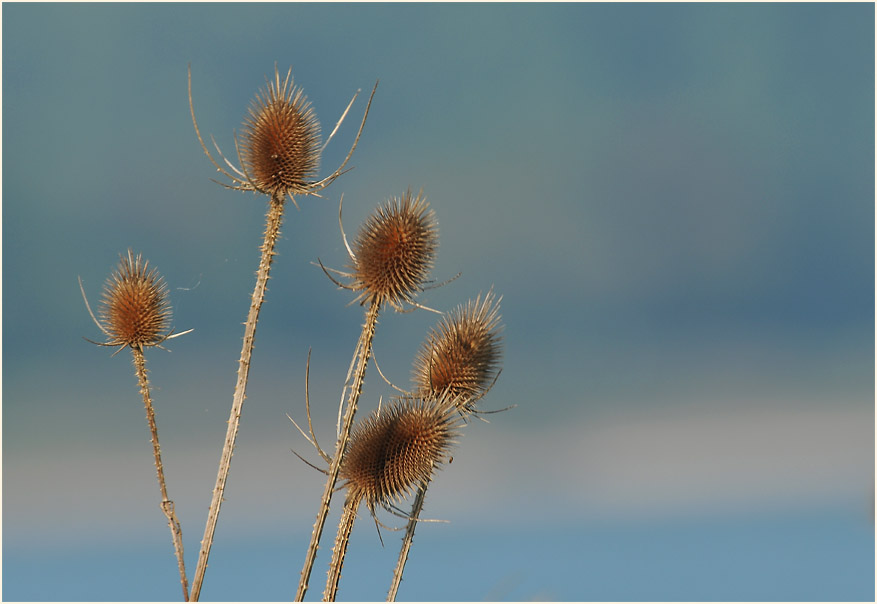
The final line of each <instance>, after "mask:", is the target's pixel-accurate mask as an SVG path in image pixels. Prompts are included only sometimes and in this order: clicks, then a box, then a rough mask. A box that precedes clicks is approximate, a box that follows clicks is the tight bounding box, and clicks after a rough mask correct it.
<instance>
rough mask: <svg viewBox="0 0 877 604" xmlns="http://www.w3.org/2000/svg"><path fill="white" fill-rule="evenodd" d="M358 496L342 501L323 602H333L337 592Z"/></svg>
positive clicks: (354, 519)
mask: <svg viewBox="0 0 877 604" xmlns="http://www.w3.org/2000/svg"><path fill="white" fill-rule="evenodd" d="M360 501H361V500H360V499H359V498H352V499H351V498H350V497H348V498H347V500H346V501H345V502H344V511H342V512H341V520H340V521H339V522H338V534H337V535H336V536H335V547H334V548H333V549H332V562H331V563H330V564H329V577H328V579H327V580H326V591H324V592H323V601H324V602H334V601H335V596H336V594H337V593H338V582H339V581H340V580H341V567H342V566H343V565H344V555H345V554H346V553H347V544H348V543H349V542H350V532H351V531H352V530H353V523H354V522H355V521H356V510H357V509H358V508H359V504H360Z"/></svg>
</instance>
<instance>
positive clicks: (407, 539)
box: [387, 482, 429, 602]
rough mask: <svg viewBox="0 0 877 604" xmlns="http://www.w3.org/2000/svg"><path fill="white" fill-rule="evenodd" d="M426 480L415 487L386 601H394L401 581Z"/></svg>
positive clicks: (420, 507) (423, 497) (424, 491)
mask: <svg viewBox="0 0 877 604" xmlns="http://www.w3.org/2000/svg"><path fill="white" fill-rule="evenodd" d="M427 486H429V483H428V482H424V483H422V484H421V485H420V488H419V489H417V496H416V497H415V498H414V504H413V505H412V506H411V514H410V515H409V518H408V527H407V528H406V529H405V536H404V537H403V538H402V548H401V549H400V550H399V561H398V562H396V569H395V570H394V571H393V583H392V584H391V585H390V591H389V592H388V593H387V602H395V601H396V593H397V592H398V591H399V584H400V583H401V582H402V573H403V572H404V571H405V563H406V562H407V561H408V551H409V550H410V549H411V542H412V541H413V540H414V529H415V528H417V522H418V520H417V519H418V517H419V516H420V512H421V511H422V510H423V500H424V499H425V498H426V487H427Z"/></svg>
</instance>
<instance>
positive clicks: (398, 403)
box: [340, 396, 460, 514]
mask: <svg viewBox="0 0 877 604" xmlns="http://www.w3.org/2000/svg"><path fill="white" fill-rule="evenodd" d="M459 424H460V416H459V414H458V413H457V412H456V405H455V402H454V401H453V400H452V399H451V398H450V397H447V396H446V397H440V398H438V399H424V398H419V397H405V398H399V399H395V400H394V401H393V402H391V403H390V404H389V405H388V406H384V407H382V408H379V409H378V410H377V411H375V412H374V413H372V414H371V415H370V416H369V417H367V418H366V419H365V420H363V421H362V422H361V423H360V424H359V425H358V426H357V428H356V429H355V430H354V432H353V434H352V435H351V437H350V442H349V443H348V445H347V452H346V454H345V456H344V461H343V463H342V465H341V471H340V476H341V478H343V479H344V480H345V481H346V482H345V486H346V488H347V495H348V498H349V499H350V500H352V501H365V502H366V505H367V506H368V508H369V511H371V513H372V514H374V513H375V507H376V506H381V507H384V508H388V507H389V506H391V505H393V504H394V503H396V502H398V501H400V500H402V499H403V498H405V497H407V496H408V495H410V494H411V493H412V492H413V491H414V489H416V488H417V487H418V486H420V485H421V484H423V483H424V482H427V481H429V480H430V479H431V478H432V476H433V474H434V472H435V471H436V469H438V468H440V467H441V466H442V465H443V464H444V463H445V461H446V460H448V459H449V455H450V451H451V449H452V447H453V445H454V444H455V442H456V437H457V436H458V433H459Z"/></svg>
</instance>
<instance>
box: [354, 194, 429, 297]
mask: <svg viewBox="0 0 877 604" xmlns="http://www.w3.org/2000/svg"><path fill="white" fill-rule="evenodd" d="M353 248H354V253H355V261H354V266H353V276H354V285H353V289H354V290H360V291H361V292H362V293H361V294H360V299H362V298H364V299H366V300H369V301H371V302H372V303H374V304H383V303H384V302H387V303H389V304H390V305H391V306H393V307H394V308H397V309H399V308H400V306H401V304H402V302H409V303H411V302H412V296H413V294H414V293H415V292H416V291H417V290H418V289H420V287H421V285H422V284H423V282H424V280H425V279H426V276H427V274H428V273H429V271H430V269H431V268H432V264H433V261H434V259H435V253H436V250H437V249H438V224H437V222H436V219H435V213H434V212H433V211H432V210H431V209H429V204H428V203H427V202H426V201H425V199H424V198H423V197H422V196H421V194H418V195H417V197H415V198H412V195H411V191H410V190H409V191H407V192H406V193H405V194H404V195H403V196H402V198H401V199H398V198H394V199H392V200H390V201H389V202H388V203H387V204H386V205H384V206H382V207H379V208H378V210H377V211H376V212H375V213H374V214H372V215H371V216H370V217H369V218H368V220H366V222H365V224H363V226H362V227H361V228H360V231H359V234H358V235H357V237H356V240H355V241H354V245H353Z"/></svg>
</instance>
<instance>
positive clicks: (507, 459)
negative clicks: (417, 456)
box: [2, 4, 875, 600]
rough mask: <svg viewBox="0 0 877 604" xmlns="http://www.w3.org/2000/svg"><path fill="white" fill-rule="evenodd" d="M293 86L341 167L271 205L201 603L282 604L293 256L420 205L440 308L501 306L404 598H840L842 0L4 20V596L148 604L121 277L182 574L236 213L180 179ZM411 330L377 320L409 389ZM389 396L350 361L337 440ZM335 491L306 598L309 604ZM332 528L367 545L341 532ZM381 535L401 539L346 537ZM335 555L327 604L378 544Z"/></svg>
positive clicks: (312, 502) (332, 401) (273, 8)
mask: <svg viewBox="0 0 877 604" xmlns="http://www.w3.org/2000/svg"><path fill="white" fill-rule="evenodd" d="M275 63H276V64H277V66H278V68H279V69H280V70H281V71H282V72H284V73H285V71H286V70H287V69H288V68H289V67H290V66H292V68H293V74H294V77H295V81H296V83H297V84H298V85H301V86H302V87H303V88H304V90H305V93H306V94H307V95H308V98H309V99H310V100H311V101H312V103H313V106H314V108H315V110H316V112H317V114H318V116H319V118H320V120H321V123H322V125H323V131H324V135H325V134H328V132H329V131H330V130H331V128H332V126H333V125H334V124H335V122H336V120H337V119H338V117H339V116H340V115H341V113H342V111H343V109H344V107H345V106H346V104H347V103H348V101H349V100H350V98H351V96H352V95H353V93H354V92H356V90H357V89H362V91H363V95H362V96H361V97H360V98H359V99H358V100H357V102H356V104H355V105H354V107H353V109H352V111H351V114H350V116H349V117H348V119H347V121H346V122H345V123H344V125H343V126H342V128H341V130H340V132H339V134H338V135H337V137H336V138H335V139H334V140H333V142H332V143H331V144H330V145H329V147H328V148H327V150H326V152H325V154H324V157H323V162H322V172H321V173H322V174H323V175H325V174H327V173H329V172H330V171H331V170H332V169H334V167H335V166H337V165H338V164H339V163H340V162H341V160H342V159H343V157H344V155H345V154H346V152H347V150H348V148H349V146H350V144H351V143H352V140H353V136H354V134H355V132H356V127H357V126H358V123H359V120H360V118H361V116H362V111H363V109H364V107H365V98H366V95H367V93H368V92H369V91H370V89H371V87H372V86H373V85H374V83H375V81H376V80H377V79H380V85H379V88H378V91H377V94H376V96H375V100H374V104H373V105H372V109H371V114H370V116H369V119H368V123H367V124H366V127H365V131H364V133H363V136H362V139H361V142H360V144H359V148H358V149H357V151H356V154H355V156H354V159H353V162H352V163H353V164H354V165H355V169H354V170H353V171H352V172H350V173H348V174H346V175H344V176H343V177H341V178H340V179H338V180H337V181H336V182H335V184H333V185H332V186H331V187H330V188H329V189H327V190H326V191H325V192H324V198H323V199H316V198H304V199H300V200H299V205H300V206H301V209H300V210H299V211H296V210H295V208H293V207H292V206H290V211H289V212H288V214H287V217H286V221H285V223H284V227H283V236H282V239H281V240H280V242H279V244H278V252H279V255H278V257H277V259H276V264H275V267H274V270H273V272H272V279H271V282H270V291H269V293H268V298H267V302H266V303H265V305H264V307H263V310H262V318H261V322H260V323H259V329H258V334H257V341H256V349H255V356H254V360H253V369H252V372H251V379H250V388H249V392H248V399H247V402H246V405H245V406H244V413H243V422H242V427H241V432H240V437H239V440H238V445H237V449H236V454H235V456H234V460H233V464H232V470H231V475H230V479H229V485H228V489H227V491H226V503H225V505H224V507H223V508H222V515H221V517H220V522H219V527H218V530H217V533H216V541H215V545H214V549H213V555H212V557H211V561H210V567H209V569H208V571H207V577H206V582H205V585H204V591H203V593H202V595H203V597H204V599H211V600H288V599H290V598H292V596H293V595H294V593H295V586H296V583H297V580H298V576H299V572H300V570H301V566H302V562H303V559H304V553H305V548H306V546H307V542H308V538H309V535H310V532H311V527H312V524H313V520H314V516H315V513H316V507H317V502H318V500H319V496H320V492H321V489H322V485H323V482H324V480H323V476H322V475H321V474H319V473H318V472H316V471H314V470H312V469H310V468H308V467H307V466H305V465H304V464H302V463H301V462H300V461H299V460H298V459H296V457H295V456H294V455H293V454H292V453H291V452H290V449H295V450H296V451H298V452H299V453H301V454H302V455H305V456H307V457H309V458H310V459H311V460H312V461H315V462H316V461H317V457H316V455H314V454H313V452H312V451H311V450H309V446H308V444H307V443H306V442H305V440H304V439H303V438H302V437H301V436H300V435H299V434H298V433H297V431H296V430H295V429H294V427H293V426H292V424H291V423H290V422H289V420H288V419H287V418H286V414H289V415H290V416H292V417H293V418H295V419H297V420H299V421H302V420H304V419H305V408H304V374H305V361H306V358H307V353H308V349H312V350H313V352H312V358H311V372H310V376H311V383H310V387H311V400H312V404H313V405H314V418H313V419H314V423H315V428H316V430H317V435H318V437H319V438H320V439H321V441H322V443H323V445H324V446H331V443H332V442H333V438H334V426H335V414H336V409H337V404H338V401H339V399H340V394H341V386H342V380H343V377H344V374H345V372H346V369H347V366H348V363H349V360H350V356H351V354H352V352H353V348H354V344H355V342H356V338H357V336H358V331H359V327H360V325H361V322H362V316H363V315H362V309H361V308H360V307H359V306H356V305H353V306H348V302H349V301H350V300H351V298H352V296H351V295H350V294H349V292H345V291H339V290H338V289H337V288H336V287H335V286H334V285H333V284H332V283H331V282H329V280H328V279H326V277H325V276H324V275H323V274H322V272H321V271H320V269H319V268H318V267H316V266H315V265H314V263H315V262H316V260H317V259H318V258H319V259H320V260H322V261H323V262H324V263H325V264H326V265H328V266H331V267H336V268H343V267H344V265H345V263H346V262H345V261H346V258H345V251H344V246H343V243H342V240H341V237H340V233H339V229H338V200H339V198H340V196H341V195H342V194H343V195H344V223H345V228H346V230H347V233H348V236H353V234H355V232H356V230H357V228H358V225H359V224H360V222H361V221H362V220H363V219H364V218H365V217H366V216H368V214H369V213H370V212H371V211H372V210H373V209H374V208H375V207H376V206H377V205H378V204H379V203H381V202H383V201H384V200H386V199H387V198H389V197H392V196H397V195H400V194H402V193H403V192H404V191H405V190H406V189H407V188H408V187H412V188H414V189H416V190H419V189H420V188H421V187H422V188H423V190H424V193H425V194H426V196H427V197H428V199H429V201H430V202H431V204H432V207H433V208H434V209H435V212H436V214H437V217H438V220H439V223H440V230H441V247H440V250H439V254H438V259H437V263H436V266H435V271H434V278H435V279H436V280H437V281H443V280H445V279H448V278H450V277H452V276H453V275H455V274H456V273H457V272H460V271H462V276H460V278H459V279H457V280H456V281H453V282H452V283H450V284H447V285H445V286H443V287H441V288H438V289H433V290H430V291H427V292H425V293H424V294H423V295H422V297H421V301H422V302H423V303H424V304H426V305H428V306H431V307H434V308H436V309H440V310H450V309H452V308H454V307H455V306H456V305H458V304H460V303H463V302H465V301H466V300H467V299H469V298H470V297H475V296H476V295H478V294H479V293H480V292H486V291H487V290H488V289H490V288H491V287H493V288H494V290H495V291H496V292H497V293H498V294H500V295H502V296H503V299H502V314H503V322H504V324H505V332H504V333H505V358H504V370H503V373H502V375H501V376H500V379H499V381H498V382H497V384H496V386H495V388H494V389H493V391H492V392H491V393H490V395H489V396H488V397H487V398H486V399H485V401H484V403H483V404H484V406H485V407H486V408H488V409H490V408H492V409H498V408H501V407H505V406H508V405H516V407H515V408H514V409H512V410H510V411H506V412H503V413H500V414H496V415H491V416H487V417H488V419H489V420H490V423H484V422H480V421H475V422H473V423H472V424H470V425H469V426H468V427H467V428H466V430H465V434H464V436H463V438H462V439H461V442H460V445H459V448H458V449H457V450H456V452H455V454H454V462H453V464H452V465H451V466H449V467H447V468H446V469H445V470H444V471H443V472H442V473H441V474H440V476H439V477H438V479H437V480H436V481H435V482H434V483H433V485H432V487H431V488H430V490H429V494H428V497H427V504H426V509H425V512H424V516H426V517H428V518H434V519H442V520H447V521H450V522H449V523H431V524H422V525H421V526H420V528H419V529H418V531H417V536H416V538H415V541H414V547H413V549H412V552H411V559H410V562H409V564H408V567H407V570H406V574H405V579H404V581H403V583H402V587H401V589H400V592H399V597H400V599H406V600H423V599H428V600H481V599H493V600H527V599H551V600H873V598H874V524H873V505H874V503H873V493H874V159H875V158H874V104H875V103H874V7H873V5H871V4H755V5H753V4H739V5H738V4H732V5H715V4H705V5H675V4H674V5H641V4H637V5H625V4H621V5H618V4H613V5H605V4H594V5H590V4H586V5H542V4H540V5H468V4H467V5H460V4H454V5H406V4H391V5H368V4H356V5H345V4H322V5H298V4H291V5H286V4H270V5H236V4H194V5H188V4H178V5H174V4H171V5H167V4H147V5H128V4H125V5H113V4H109V5H107V4H95V5H60V4H7V5H6V6H4V7H3V76H2V78H3V82H2V83H3V160H4V161H3V189H2V193H3V352H4V353H5V354H4V355H3V392H2V394H3V415H2V419H3V593H2V596H3V599H5V600H176V599H179V597H180V595H181V594H180V593H179V592H180V589H179V584H178V575H177V569H176V564H175V562H174V558H173V554H172V548H171V542H170V537H169V532H168V529H167V527H166V524H165V520H164V516H163V515H162V514H161V511H160V510H159V506H158V502H159V495H158V490H157V486H156V481H155V470H154V468H153V465H152V453H151V447H150V444H149V437H148V431H147V426H146V422H145V421H144V412H143V405H142V402H141V400H140V396H139V394H138V392H137V386H136V380H135V378H134V375H133V368H132V365H131V361H130V354H129V353H128V351H125V352H123V353H122V354H119V355H117V356H116V357H111V356H110V354H111V350H109V349H106V348H98V347H95V346H92V345H91V344H88V343H87V342H85V341H84V340H83V339H82V337H83V336H85V337H88V338H91V339H100V338H101V334H100V333H99V332H98V330H97V328H96V327H95V326H94V324H93V323H92V321H91V319H90V318H89V316H88V314H87V312H86V309H85V306H84V304H83V301H82V297H81V295H80V292H79V286H78V285H77V276H81V278H82V281H83V284H84V287H85V291H86V293H87V294H88V296H89V297H90V299H91V301H92V304H93V305H95V304H96V303H97V302H98V300H99V298H100V291H101V288H102V285H103V282H104V280H105V279H106V277H107V276H108V275H109V273H110V271H111V270H112V269H113V267H114V266H115V265H116V263H117V261H118V255H119V253H122V252H124V251H125V250H126V249H127V248H128V247H132V248H133V249H134V250H135V251H138V252H142V253H143V254H144V256H145V257H146V258H148V259H149V260H150V263H151V264H152V265H154V266H156V267H157V268H158V269H159V270H160V271H161V273H162V274H163V275H164V276H165V277H166V279H167V281H168V284H169V286H170V292H171V301H172V303H173V307H174V320H175V326H176V327H177V328H178V329H180V330H182V329H189V328H192V329H194V330H195V331H194V332H193V333H192V334H190V335H187V336H185V337H183V338H180V339H177V340H173V341H172V342H171V345H170V348H171V349H172V352H169V353H168V352H164V351H161V350H150V351H148V353H147V362H148V367H149V369H150V376H151V379H152V383H153V386H154V400H155V406H156V412H157V418H158V426H159V433H160V436H161V445H162V451H163V454H164V461H165V470H166V473H167V477H168V481H169V482H168V487H169V491H170V496H171V498H172V499H174V500H175V501H176V506H177V511H178V514H179V517H180V520H181V521H182V527H183V536H184V542H185V545H186V561H187V563H188V565H189V570H190V573H191V572H193V571H194V566H195V560H196V557H197V552H198V545H199V541H200V539H201V536H202V533H203V530H204V522H205V517H206V510H207V506H208V504H209V500H210V494H211V489H212V487H213V483H214V480H215V473H216V467H217V463H218V461H219V453H220V450H221V447H222V442H223V438H224V434H225V429H226V420H227V417H228V412H229V408H230V405H231V398H232V390H233V386H234V378H235V371H236V367H237V359H238V355H239V350H240V340H241V336H242V333H243V329H242V326H241V323H242V322H243V320H244V319H245V315H246V311H247V307H248V303H249V297H250V293H251V291H252V287H253V281H254V271H255V269H256V265H257V261H258V246H259V243H260V241H261V233H262V226H263V220H264V211H265V208H266V203H265V200H264V199H263V198H261V197H258V196H254V195H253V194H250V193H240V192H236V191H229V190H226V189H223V188H222V187H220V186H218V185H216V184H214V183H212V182H210V179H211V178H213V177H217V174H216V172H215V170H214V169H213V167H212V166H211V165H210V164H209V162H208V160H207V158H206V157H205V156H204V154H203V152H202V150H201V148H200V146H199V145H198V143H197V141H196V138H195V134H194V130H193V128H192V123H191V118H190V116H189V108H188V104H187V95H186V67H187V65H188V64H191V67H192V80H193V89H194V102H195V109H196V112H197V116H198V119H199V124H200V127H201V130H202V132H203V133H205V135H206V134H210V133H212V134H213V135H215V137H216V140H217V143H218V144H219V145H220V147H221V148H223V149H224V150H225V151H226V152H227V153H228V154H229V155H230V156H231V158H232V159H234V160H235V163H237V162H236V159H235V156H234V139H233V133H234V131H235V130H238V131H239V130H240V124H241V121H242V120H243V118H244V116H245V115H246V111H247V107H248V105H249V103H250V102H251V100H252V99H253V97H254V95H255V93H256V91H257V90H258V89H259V88H260V87H263V86H264V85H265V79H264V78H265V76H266V75H269V74H273V70H274V66H275ZM436 320H437V316H436V315H434V314H432V313H428V312H422V311H419V312H414V313H410V314H404V315H400V314H397V313H393V312H387V313H384V315H383V316H382V318H381V322H380V325H379V328H378V332H377V336H376V340H375V354H376V357H377V359H378V362H379V364H380V367H381V369H382V371H383V372H384V374H385V375H386V376H387V377H388V378H389V379H390V380H392V381H393V382H395V383H397V384H400V385H403V386H404V385H407V384H408V383H409V378H410V372H411V361H412V358H413V356H414V353H415V352H416V350H417V349H418V347H419V346H420V344H421V341H422V340H423V338H424V336H425V334H426V332H427V330H428V328H429V327H430V326H432V325H433V324H434V323H435V322H436ZM391 392H392V390H391V389H390V388H389V387H388V386H387V385H386V384H384V383H383V381H382V380H381V379H380V377H379V376H378V374H377V372H376V371H375V370H374V368H373V367H372V368H371V369H370V371H369V374H368V378H367V383H366V389H365V392H364V395H363V399H362V416H364V415H365V414H366V413H368V412H369V411H371V410H372V409H374V408H375V407H376V406H377V404H378V401H379V399H380V397H381V396H384V397H386V396H388V395H389V394H390V393H391ZM340 505H341V498H340V496H339V497H338V498H337V499H336V500H335V503H334V505H333V512H334V513H333V515H332V517H331V518H330V520H329V525H328V526H327V529H326V535H325V537H324V543H323V548H322V550H321V555H320V557H319V558H318V560H317V564H316V567H315V570H314V574H313V576H312V579H311V590H310V592H309V593H308V599H318V598H319V597H320V595H321V593H322V588H323V583H324V580H325V570H326V565H327V562H328V555H329V552H330V550H331V543H332V538H333V536H334V523H335V519H336V518H337V514H338V509H339V507H340ZM364 516H365V515H364ZM382 520H383V521H384V522H385V523H389V524H395V525H401V524H402V521H400V520H398V519H394V518H392V517H390V516H382ZM382 536H383V539H384V544H385V545H384V546H383V547H381V544H380V541H379V539H378V535H377V532H376V530H375V526H374V523H373V522H371V521H370V520H369V519H368V517H367V516H365V517H364V518H363V520H362V521H361V522H360V523H358V525H357V527H356V529H355V530H354V533H353V537H352V542H351V547H350V550H349V552H348V556H347V561H346V564H345V569H344V575H343V580H342V582H341V589H340V592H339V597H340V598H342V599H348V600H349V599H355V600H375V599H382V598H384V596H385V594H386V589H387V587H388V586H389V583H390V579H391V575H392V566H393V564H394V561H395V558H396V555H397V552H398V546H399V540H400V538H401V534H400V533H393V532H389V531H384V532H383V535H382Z"/></svg>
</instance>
